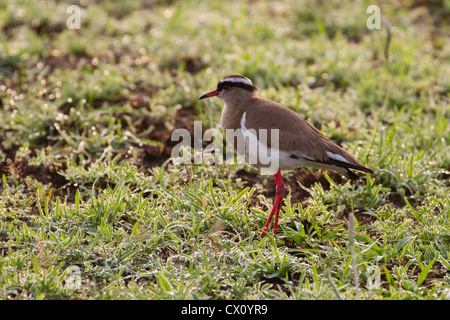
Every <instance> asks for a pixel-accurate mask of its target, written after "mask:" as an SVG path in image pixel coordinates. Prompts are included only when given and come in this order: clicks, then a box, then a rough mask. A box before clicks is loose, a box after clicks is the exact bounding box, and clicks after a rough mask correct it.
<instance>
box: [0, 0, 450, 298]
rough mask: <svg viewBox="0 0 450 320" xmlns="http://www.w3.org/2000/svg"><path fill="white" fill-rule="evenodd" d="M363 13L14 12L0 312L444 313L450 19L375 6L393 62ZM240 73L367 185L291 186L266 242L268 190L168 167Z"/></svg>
mask: <svg viewBox="0 0 450 320" xmlns="http://www.w3.org/2000/svg"><path fill="white" fill-rule="evenodd" d="M70 4H72V3H70ZM371 4H373V3H369V2H367V1H355V2H353V1H344V2H333V1H332V2H327V3H326V4H325V3H324V4H322V5H319V4H317V3H315V2H313V1H303V2H298V1H277V2H273V1H270V2H269V1H252V2H247V1H229V2H227V3H226V4H225V3H223V2H216V1H204V2H200V3H199V2H197V1H190V0H188V1H182V2H181V1H180V2H176V1H175V2H173V1H169V2H165V1H151V2H145V1H133V2H131V3H128V2H119V1H113V0H109V1H103V2H100V3H97V2H96V3H94V2H92V3H91V2H89V3H88V2H86V1H82V2H81V4H80V7H81V9H82V18H81V29H79V30H69V29H67V28H66V25H65V22H66V19H67V18H68V16H69V14H67V13H66V8H67V6H68V5H69V3H68V2H64V1H57V2H53V1H43V2H42V1H41V2H32V1H4V2H2V4H1V5H0V17H1V18H0V29H1V33H0V160H1V161H2V162H1V163H0V173H1V178H2V180H1V183H0V194H1V197H0V257H1V258H0V297H1V298H2V299H18V300H19V299H283V300H284V299H448V298H449V295H450V291H449V290H450V273H449V269H450V197H449V194H450V192H449V191H450V190H449V188H450V184H449V177H450V161H449V154H450V148H449V140H450V129H449V128H450V126H449V99H450V81H449V74H450V65H449V64H448V61H449V59H450V41H449V36H448V35H449V34H450V33H449V25H448V17H449V15H450V9H449V7H448V3H447V1H442V2H439V1H436V2H433V3H432V4H429V5H428V7H425V6H424V5H422V4H417V3H415V2H412V1H398V2H394V3H392V2H384V1H379V3H378V5H379V6H380V8H381V12H382V18H383V19H385V18H386V19H388V21H389V23H390V25H391V27H392V37H391V42H390V47H389V60H386V58H385V56H384V50H385V41H386V30H385V29H384V28H382V29H380V30H376V29H375V30H369V29H368V28H367V27H366V20H367V18H368V14H367V13H366V9H367V7H368V6H369V5H371ZM231 73H241V74H245V75H246V76H248V77H250V78H251V79H252V80H253V81H254V83H255V85H256V86H257V87H258V88H259V90H260V95H261V96H263V97H267V98H270V99H274V100H277V101H279V102H281V103H283V104H285V105H287V106H288V107H290V108H292V109H293V110H295V111H296V112H298V113H299V114H300V115H302V116H304V117H305V118H307V119H308V121H310V122H311V123H313V124H314V125H316V126H317V127H318V128H319V129H320V130H322V131H323V132H324V133H325V134H326V135H328V136H329V137H330V138H332V139H333V140H334V141H336V142H337V143H339V144H340V145H342V146H344V147H345V148H346V149H347V150H349V151H350V152H352V153H353V154H355V155H356V156H357V157H358V158H359V159H360V160H361V161H362V163H364V164H365V165H367V166H368V167H370V168H372V169H373V170H374V171H375V174H374V175H372V176H370V175H367V176H366V177H364V176H363V177H362V180H361V181H360V182H358V183H351V182H349V181H347V180H346V179H345V178H342V177H340V176H339V175H337V174H333V173H329V172H323V171H315V170H312V169H310V168H303V169H297V170H295V171H292V172H285V173H283V175H284V178H285V181H286V186H287V193H288V195H287V197H286V199H285V202H284V206H283V210H282V213H281V215H280V224H279V233H278V234H277V235H276V236H273V235H269V236H267V237H266V238H264V239H261V238H259V234H260V232H261V229H262V227H263V226H264V223H265V220H266V219H267V215H268V211H269V210H270V207H271V205H272V202H273V200H274V194H275V188H274V186H273V183H274V182H273V180H272V179H267V177H264V176H262V177H260V176H259V175H258V174H257V173H256V171H254V170H253V169H251V168H250V167H248V166H244V165H238V164H235V165H224V164H218V165H213V164H193V165H188V166H184V165H177V164H176V162H175V161H172V159H171V158H170V152H171V149H172V148H173V147H174V146H175V145H176V142H173V141H171V140H170V137H171V132H172V131H173V130H174V129H175V128H186V129H187V130H189V131H190V132H193V127H194V126H193V121H195V120H199V121H202V127H203V130H206V129H208V128H218V123H219V119H220V112H221V109H222V103H221V102H220V101H219V100H218V99H216V100H213V99H211V100H209V101H204V100H203V101H198V97H199V96H200V95H201V94H203V93H205V92H207V91H209V90H212V89H213V88H214V87H215V85H216V83H217V81H218V80H219V79H220V78H221V77H223V76H225V75H228V74H231ZM351 217H355V220H354V230H353V228H352V227H350V228H349V223H348V222H349V219H351ZM352 221H353V219H352ZM352 224H353V223H350V225H352ZM350 240H351V241H350Z"/></svg>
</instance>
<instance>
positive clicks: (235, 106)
mask: <svg viewBox="0 0 450 320" xmlns="http://www.w3.org/2000/svg"><path fill="white" fill-rule="evenodd" d="M254 99H257V98H256V97H255V96H249V97H245V98H242V97H241V98H240V99H226V100H224V102H225V106H224V108H223V111H222V118H221V124H222V128H223V129H224V130H226V129H238V128H240V127H241V120H242V116H243V114H244V112H246V111H247V110H248V109H249V108H251V106H252V104H253V103H254Z"/></svg>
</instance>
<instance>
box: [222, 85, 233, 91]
mask: <svg viewBox="0 0 450 320" xmlns="http://www.w3.org/2000/svg"><path fill="white" fill-rule="evenodd" d="M230 88H231V87H230V86H225V87H223V89H224V90H225V91H227V90H230Z"/></svg>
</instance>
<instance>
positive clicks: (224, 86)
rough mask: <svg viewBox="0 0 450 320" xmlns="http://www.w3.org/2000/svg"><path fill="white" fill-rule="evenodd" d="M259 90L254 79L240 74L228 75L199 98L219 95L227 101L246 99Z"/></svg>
mask: <svg viewBox="0 0 450 320" xmlns="http://www.w3.org/2000/svg"><path fill="white" fill-rule="evenodd" d="M256 91H257V89H256V87H255V86H254V85H253V83H252V80H250V79H249V78H247V77H244V76H241V75H239V74H234V75H231V76H226V77H224V78H223V79H222V80H220V81H219V83H217V88H216V89H215V90H213V91H210V92H208V93H205V94H204V95H202V96H201V97H200V98H199V99H200V100H201V99H205V98H209V97H215V96H217V97H219V98H220V99H222V100H223V101H225V103H226V102H227V101H231V100H236V99H237V100H244V98H246V97H250V96H252V95H254V93H255V92H256Z"/></svg>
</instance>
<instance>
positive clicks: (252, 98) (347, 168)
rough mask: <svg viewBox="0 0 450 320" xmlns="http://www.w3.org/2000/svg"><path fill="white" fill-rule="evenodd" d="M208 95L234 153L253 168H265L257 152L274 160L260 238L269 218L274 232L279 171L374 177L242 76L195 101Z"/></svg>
mask: <svg viewBox="0 0 450 320" xmlns="http://www.w3.org/2000/svg"><path fill="white" fill-rule="evenodd" d="M211 97H218V98H220V99H221V100H222V101H223V102H224V108H223V110H222V115H221V119H220V122H221V126H222V131H223V132H224V133H225V139H226V141H227V142H229V143H231V144H232V145H233V147H234V148H235V149H236V151H237V153H238V154H240V155H242V156H243V157H244V158H245V160H246V161H247V162H252V163H250V164H251V165H252V166H254V167H255V168H266V169H267V161H265V162H264V161H263V160H262V159H263V157H258V154H256V153H258V152H259V153H260V154H267V155H269V157H270V156H272V157H273V158H274V159H275V160H276V161H273V163H275V165H271V166H270V167H269V168H268V169H267V170H266V171H268V172H269V173H271V174H273V176H274V179H275V185H276V192H275V200H274V203H273V207H272V210H271V211H270V213H269V217H268V219H267V222H266V224H265V226H264V228H263V231H262V232H261V238H264V237H265V236H266V235H267V232H268V228H269V226H270V223H271V220H272V217H273V216H275V219H274V226H273V233H274V234H277V229H278V220H279V215H280V210H281V207H282V203H283V198H284V193H285V185H284V182H283V178H282V175H281V170H292V169H294V168H296V167H299V166H311V167H316V168H322V169H327V170H332V171H336V172H338V173H340V174H342V175H344V176H346V177H347V178H349V179H351V180H358V179H359V177H358V175H357V174H356V173H355V172H353V171H352V170H356V171H361V172H367V173H370V174H373V173H374V172H373V170H371V169H369V168H367V167H365V166H364V165H362V164H361V163H360V162H359V161H358V160H357V159H356V157H354V156H353V155H351V154H350V153H349V152H347V151H345V150H344V149H343V148H341V147H340V146H338V145H337V144H335V143H334V142H333V141H331V140H330V139H329V138H327V137H326V136H325V135H324V134H322V133H321V132H320V131H319V130H318V129H317V128H315V127H314V126H313V125H311V124H310V123H309V122H308V121H307V120H305V119H304V118H303V117H301V116H300V115H299V114H298V113H296V112H295V111H293V110H292V109H290V108H288V107H286V106H284V105H282V104H280V103H278V102H275V101H273V100H269V99H266V98H262V97H259V96H258V89H257V88H256V87H255V86H254V85H253V82H252V81H251V80H250V79H249V78H247V77H245V76H243V75H240V74H233V75H228V76H226V77H224V78H222V79H221V80H220V81H219V82H218V83H217V87H216V89H214V90H212V91H210V92H207V93H205V94H203V95H202V96H200V97H199V100H202V99H205V98H211ZM236 132H238V133H236ZM263 133H265V135H263ZM273 137H275V138H277V139H272V138H273ZM274 141H275V142H274ZM258 159H260V160H258ZM266 160H267V159H266Z"/></svg>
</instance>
